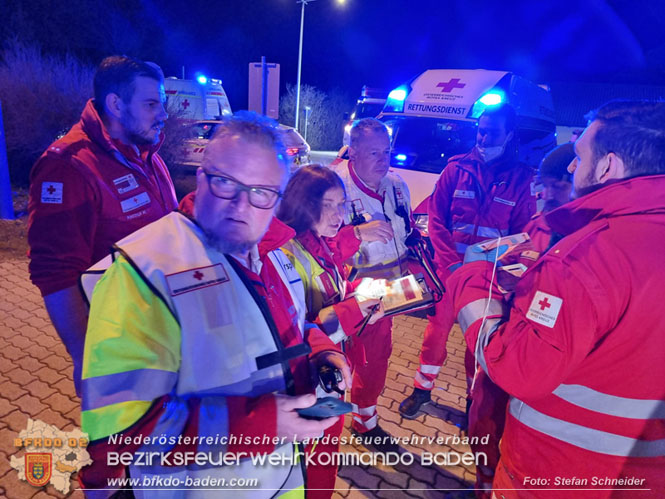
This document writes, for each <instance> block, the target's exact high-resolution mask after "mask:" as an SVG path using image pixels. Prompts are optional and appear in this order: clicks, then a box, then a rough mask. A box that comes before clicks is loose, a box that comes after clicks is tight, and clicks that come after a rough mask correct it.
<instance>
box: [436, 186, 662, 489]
mask: <svg viewBox="0 0 665 499" xmlns="http://www.w3.org/2000/svg"><path fill="white" fill-rule="evenodd" d="M663 192H665V175H654V176H649V177H637V178H633V179H629V180H624V181H620V182H616V183H614V184H612V185H607V186H605V187H603V188H601V189H600V190H598V191H595V192H593V193H591V194H588V195H586V196H583V197H582V198H579V199H577V200H575V201H573V202H571V203H568V204H566V205H564V206H562V207H561V208H559V209H557V210H554V211H552V212H550V213H548V214H547V215H545V218H546V219H547V222H548V224H549V226H550V227H551V228H552V230H554V231H555V232H557V233H560V234H563V235H564V236H565V237H564V238H563V239H562V240H560V241H559V242H558V243H557V244H556V245H554V246H553V247H552V248H550V250H549V251H548V252H547V253H546V254H545V255H544V256H542V257H541V258H540V260H539V261H538V262H537V263H536V264H535V265H534V266H533V267H531V268H530V269H529V270H528V271H527V272H526V273H525V274H524V276H523V277H522V280H521V282H520V283H519V284H518V286H517V288H516V290H515V299H514V302H513V305H512V307H511V309H510V311H509V314H508V313H507V312H504V313H503V318H502V313H501V310H500V306H499V304H498V303H497V302H494V303H492V304H491V305H490V306H489V307H487V308H488V309H489V310H490V312H489V314H488V317H487V318H486V319H485V320H483V315H484V310H485V304H486V298H487V292H488V286H489V282H490V276H491V272H492V268H491V265H490V264H488V263H487V262H475V263H471V264H469V265H466V266H464V267H462V268H461V269H459V270H458V271H456V272H455V273H454V274H453V275H452V276H451V277H450V279H448V285H449V289H450V292H451V294H452V296H453V300H454V308H455V311H456V313H457V314H458V318H459V320H460V325H461V326H462V328H463V330H465V337H466V340H467V343H468V344H469V345H470V347H471V349H472V350H473V349H474V346H475V345H476V343H477V342H479V343H480V344H481V345H486V346H484V348H480V349H479V350H476V352H479V351H480V354H479V359H478V360H479V363H480V364H481V365H484V368H485V369H486V371H487V373H488V374H489V375H490V377H491V378H492V380H493V381H494V382H495V383H496V384H498V385H499V386H500V387H501V388H503V389H504V390H505V391H506V392H508V393H509V394H510V395H511V400H510V403H509V408H508V419H507V423H506V429H505V432H504V435H503V439H502V441H501V452H502V458H501V459H502V462H503V466H501V465H500V466H499V469H498V470H497V478H496V480H495V486H497V485H499V486H501V487H506V488H524V487H525V486H533V485H535V482H529V480H528V479H527V477H531V478H541V479H544V480H546V482H540V483H539V485H540V486H548V485H549V487H550V488H552V487H553V488H557V487H559V488H561V487H562V485H563V484H562V483H561V478H572V477H577V478H578V479H581V480H583V482H569V483H568V485H575V486H586V487H590V488H599V487H602V486H605V488H613V487H614V488H616V486H619V487H630V486H632V487H636V486H637V487H638V488H650V489H652V493H653V494H656V495H657V494H662V492H663V490H665V474H664V473H663V470H665V451H664V449H665V443H664V442H665V356H664V354H663V352H665V308H664V307H663V306H662V301H663V282H665V259H663V247H665V197H664V196H663ZM494 293H497V291H496V290H494ZM494 296H495V297H498V294H495V295H494ZM506 317H508V319H507V320H505V318H506ZM481 324H482V325H483V327H482V330H480V327H481ZM481 357H482V358H481ZM557 477H559V479H557ZM622 477H623V478H631V477H633V478H634V479H636V480H638V482H635V481H633V482H632V483H629V482H623V483H621V482H619V483H616V484H613V483H611V482H607V481H602V482H599V481H598V480H599V479H602V480H604V479H605V478H608V479H610V480H611V479H621V478H622ZM594 479H595V482H594ZM557 482H558V483H557ZM608 485H610V487H607V486H608ZM569 494H570V492H565V491H561V492H560V494H559V495H558V496H557V495H556V494H555V496H557V497H569ZM612 494H613V492H611V491H605V492H602V491H596V492H594V493H593V494H590V493H589V492H587V493H586V495H585V497H609V496H610V495H612ZM626 494H628V492H626ZM549 495H551V493H550V494H549ZM549 495H548V496H549Z"/></svg>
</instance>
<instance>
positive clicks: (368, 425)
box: [353, 415, 379, 431]
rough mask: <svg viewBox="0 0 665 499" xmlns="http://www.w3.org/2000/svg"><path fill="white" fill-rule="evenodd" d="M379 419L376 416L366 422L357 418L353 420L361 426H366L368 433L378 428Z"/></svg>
mask: <svg viewBox="0 0 665 499" xmlns="http://www.w3.org/2000/svg"><path fill="white" fill-rule="evenodd" d="M378 419H379V417H378V416H377V415H374V416H373V417H371V418H369V419H368V420H366V421H363V420H362V419H360V418H359V417H357V416H354V417H353V420H354V421H355V422H356V423H358V424H359V425H361V426H364V427H365V429H366V430H367V431H369V430H371V429H373V428H374V427H375V426H376V423H377V421H378Z"/></svg>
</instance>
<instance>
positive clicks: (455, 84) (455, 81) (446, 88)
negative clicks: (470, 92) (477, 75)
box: [437, 78, 466, 92]
mask: <svg viewBox="0 0 665 499" xmlns="http://www.w3.org/2000/svg"><path fill="white" fill-rule="evenodd" d="M439 87H440V88H441V92H452V91H453V90H454V89H456V88H464V87H466V83H460V81H459V78H451V79H450V81H446V82H443V81H442V82H440V83H439V84H438V85H437V88H439Z"/></svg>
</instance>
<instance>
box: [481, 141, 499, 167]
mask: <svg viewBox="0 0 665 499" xmlns="http://www.w3.org/2000/svg"><path fill="white" fill-rule="evenodd" d="M476 147H477V148H478V152H479V153H480V157H481V158H483V161H484V162H485V163H489V162H490V161H493V160H495V159H496V158H498V157H499V156H501V155H502V154H503V151H504V150H505V148H506V143H505V142H504V143H503V144H501V145H500V146H492V147H481V146H479V145H476Z"/></svg>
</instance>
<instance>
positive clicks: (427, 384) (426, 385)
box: [415, 371, 434, 390]
mask: <svg viewBox="0 0 665 499" xmlns="http://www.w3.org/2000/svg"><path fill="white" fill-rule="evenodd" d="M415 381H416V383H418V384H419V385H420V386H422V387H423V389H424V390H431V389H432V388H433V387H434V381H433V380H430V379H427V378H426V377H425V376H423V375H422V374H421V372H420V371H416V379H415Z"/></svg>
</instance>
